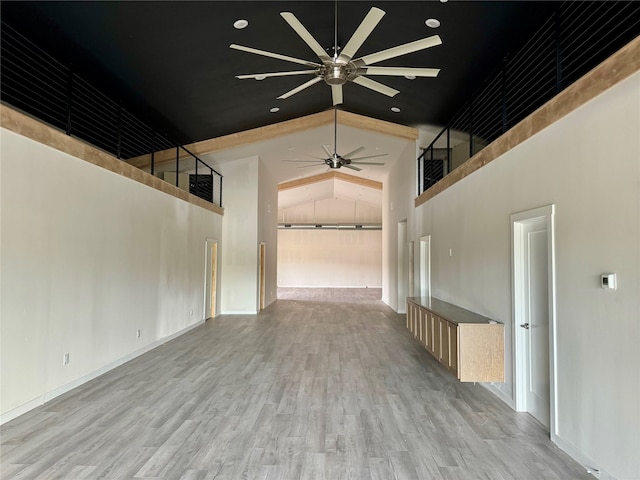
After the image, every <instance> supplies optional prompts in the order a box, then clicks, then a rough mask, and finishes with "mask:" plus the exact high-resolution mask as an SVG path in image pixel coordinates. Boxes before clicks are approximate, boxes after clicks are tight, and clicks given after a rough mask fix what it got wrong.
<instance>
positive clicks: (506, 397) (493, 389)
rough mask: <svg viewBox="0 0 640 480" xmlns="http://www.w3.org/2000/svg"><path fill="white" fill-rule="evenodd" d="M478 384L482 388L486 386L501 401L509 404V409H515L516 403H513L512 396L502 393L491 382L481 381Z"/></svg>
mask: <svg viewBox="0 0 640 480" xmlns="http://www.w3.org/2000/svg"><path fill="white" fill-rule="evenodd" d="M480 385H482V386H483V387H484V388H486V389H487V390H489V391H490V392H491V393H493V394H494V395H495V396H496V397H498V399H500V400H502V402H504V403H506V404H507V405H508V406H509V408H511V410H515V409H516V404H515V402H514V400H513V398H511V397H510V396H509V395H507V394H506V393H504V392H503V391H502V390H500V389H499V388H498V387H496V386H495V385H493V384H491V383H481V384H480Z"/></svg>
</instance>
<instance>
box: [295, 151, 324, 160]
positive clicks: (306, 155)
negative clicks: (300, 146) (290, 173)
mask: <svg viewBox="0 0 640 480" xmlns="http://www.w3.org/2000/svg"><path fill="white" fill-rule="evenodd" d="M300 155H304V156H305V157H311V158H315V159H316V160H320V161H322V162H324V161H325V160H326V158H322V157H316V156H315V155H309V154H308V153H302V152H300ZM303 161H304V162H308V161H309V160H303Z"/></svg>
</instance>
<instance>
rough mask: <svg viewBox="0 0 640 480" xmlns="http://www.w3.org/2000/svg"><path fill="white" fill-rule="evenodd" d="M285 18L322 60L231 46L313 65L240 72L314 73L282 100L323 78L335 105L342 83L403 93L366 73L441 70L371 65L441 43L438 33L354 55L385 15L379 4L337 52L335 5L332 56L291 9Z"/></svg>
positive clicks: (262, 75)
mask: <svg viewBox="0 0 640 480" xmlns="http://www.w3.org/2000/svg"><path fill="white" fill-rule="evenodd" d="M280 15H281V16H282V18H284V19H285V21H286V22H287V23H288V24H289V25H290V26H291V28H293V29H294V30H295V32H296V33H297V34H298V35H299V36H300V38H302V40H304V42H305V43H306V44H307V45H308V46H309V47H310V48H311V50H313V52H314V53H315V54H316V55H317V56H318V58H319V59H320V62H319V63H318V62H310V61H307V60H302V59H300V58H294V57H289V56H287V55H281V54H279V53H272V52H267V51H265V50H258V49H257V48H251V47H245V46H242V45H236V44H235V43H234V44H231V45H229V47H230V48H233V49H235V50H241V51H243V52H248V53H253V54H256V55H263V56H265V57H271V58H276V59H279V60H284V61H287V62H292V63H297V64H300V65H305V66H306V67H310V69H307V70H294V71H287V72H273V73H253V74H248V75H237V76H236V78H239V79H247V78H253V79H260V80H262V79H264V78H268V77H284V76H289V75H314V78H312V79H311V80H309V81H307V82H305V83H303V84H302V85H300V86H298V87H296V88H294V89H292V90H289V91H288V92H286V93H283V94H282V95H280V96H279V97H278V99H280V100H283V99H286V98H289V97H290V96H292V95H295V94H296V93H298V92H301V91H302V90H304V89H305V88H308V87H310V86H312V85H314V84H316V83H318V82H320V81H321V80H324V81H325V83H326V84H327V85H329V86H330V87H331V95H332V98H333V105H334V106H335V105H338V104H341V103H342V86H343V85H344V84H345V83H347V82H353V83H357V84H358V85H361V86H363V87H365V88H369V89H371V90H374V91H376V92H378V93H382V94H383V95H387V96H389V97H393V96H394V95H397V94H398V93H400V92H399V91H398V90H396V89H394V88H391V87H389V86H387V85H384V84H382V83H379V82H376V81H375V80H371V79H370V78H368V77H367V76H366V75H373V76H376V75H390V76H404V75H407V76H409V75H411V76H415V77H436V76H437V75H438V73H439V72H440V69H437V68H411V67H375V66H373V67H372V66H371V65H374V64H376V63H378V62H382V61H383V60H388V59H390V58H395V57H399V56H401V55H406V54H408V53H412V52H417V51H419V50H424V49H426V48H430V47H434V46H436V45H440V44H442V40H441V39H440V37H439V36H438V35H433V36H431V37H427V38H423V39H420V40H416V41H414V42H410V43H405V44H403V45H398V46H397V47H393V48H389V49H387V50H382V51H380V52H376V53H371V54H369V55H365V56H363V57H358V58H353V57H354V56H355V54H356V52H357V51H358V49H359V48H360V47H361V46H362V44H363V43H364V41H365V40H366V39H367V38H368V37H369V35H370V34H371V32H372V31H373V29H374V28H375V27H376V26H377V25H378V22H380V20H381V19H382V17H383V16H384V15H385V12H384V11H383V10H381V9H379V8H377V7H372V8H371V10H369V13H367V15H366V16H365V18H364V20H362V23H360V26H359V27H358V28H357V29H356V31H355V32H354V33H353V35H352V36H351V38H350V39H349V41H348V42H347V44H346V45H345V46H344V48H343V49H342V50H341V51H340V54H339V55H338V51H339V48H338V33H337V31H338V26H337V7H336V22H335V44H334V54H333V56H332V57H330V56H329V55H327V53H326V52H325V50H324V49H323V48H322V46H321V45H320V44H319V43H318V41H317V40H316V39H315V38H314V37H313V36H312V35H311V34H310V33H309V31H308V30H307V29H306V28H305V27H304V25H302V23H300V21H299V20H298V19H297V18H296V17H295V15H294V14H293V13H291V12H280Z"/></svg>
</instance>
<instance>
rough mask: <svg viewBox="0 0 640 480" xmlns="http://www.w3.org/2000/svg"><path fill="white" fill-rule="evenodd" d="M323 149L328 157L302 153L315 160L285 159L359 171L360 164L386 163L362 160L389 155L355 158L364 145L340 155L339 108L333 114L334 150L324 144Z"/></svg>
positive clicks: (313, 165) (314, 165)
mask: <svg viewBox="0 0 640 480" xmlns="http://www.w3.org/2000/svg"><path fill="white" fill-rule="evenodd" d="M322 149H323V150H324V151H325V153H326V154H327V155H328V157H327V158H322V157H316V156H314V155H308V154H306V153H303V154H302V155H304V156H305V157H311V158H315V160H285V162H295V163H311V165H305V166H304V167H317V166H319V165H327V166H328V167H329V168H341V167H345V168H349V169H351V170H356V171H357V172H359V171H361V170H362V169H361V168H358V165H384V163H379V162H363V161H362V160H368V159H370V158H376V157H385V156H387V155H388V154H387V153H379V154H377V155H367V156H364V157H356V158H354V155H357V154H358V153H360V152H362V151H363V150H364V147H358V148H356V149H355V150H353V151H351V152H349V153H347V154H346V155H338V109H334V114H333V152H332V151H331V149H330V148H329V146H328V145H322ZM304 167H298V168H304Z"/></svg>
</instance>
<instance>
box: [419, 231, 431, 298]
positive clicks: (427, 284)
mask: <svg viewBox="0 0 640 480" xmlns="http://www.w3.org/2000/svg"><path fill="white" fill-rule="evenodd" d="M420 296H421V297H430V296H431V235H426V236H424V237H420Z"/></svg>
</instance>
